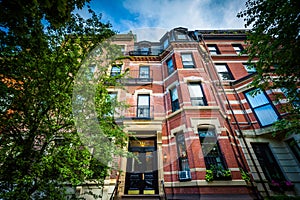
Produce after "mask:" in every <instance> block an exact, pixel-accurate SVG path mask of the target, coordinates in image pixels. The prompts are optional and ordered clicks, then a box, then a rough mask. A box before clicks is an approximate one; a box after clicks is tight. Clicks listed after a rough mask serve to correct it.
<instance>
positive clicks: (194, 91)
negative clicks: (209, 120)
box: [188, 83, 207, 106]
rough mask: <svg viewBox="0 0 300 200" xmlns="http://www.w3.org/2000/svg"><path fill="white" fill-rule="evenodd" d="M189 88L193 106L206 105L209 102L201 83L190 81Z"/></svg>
mask: <svg viewBox="0 0 300 200" xmlns="http://www.w3.org/2000/svg"><path fill="white" fill-rule="evenodd" d="M188 89H189V92H190V98H191V103H192V106H206V105H207V102H206V99H205V96H204V93H203V90H202V86H201V84H200V83H189V84H188Z"/></svg>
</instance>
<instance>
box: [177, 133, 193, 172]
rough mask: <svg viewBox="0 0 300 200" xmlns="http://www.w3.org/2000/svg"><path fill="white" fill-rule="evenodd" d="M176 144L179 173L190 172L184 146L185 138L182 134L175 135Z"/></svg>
mask: <svg viewBox="0 0 300 200" xmlns="http://www.w3.org/2000/svg"><path fill="white" fill-rule="evenodd" d="M176 143H177V154H178V158H179V168H180V171H190V166H189V162H188V155H187V150H186V145H185V138H184V135H183V134H182V133H179V134H177V135H176Z"/></svg>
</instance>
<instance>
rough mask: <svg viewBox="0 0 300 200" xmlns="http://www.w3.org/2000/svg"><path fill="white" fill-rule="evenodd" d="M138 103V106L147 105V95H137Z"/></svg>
mask: <svg viewBox="0 0 300 200" xmlns="http://www.w3.org/2000/svg"><path fill="white" fill-rule="evenodd" d="M138 105H139V106H149V96H148V95H139V100H138Z"/></svg>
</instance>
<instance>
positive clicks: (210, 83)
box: [115, 28, 300, 199]
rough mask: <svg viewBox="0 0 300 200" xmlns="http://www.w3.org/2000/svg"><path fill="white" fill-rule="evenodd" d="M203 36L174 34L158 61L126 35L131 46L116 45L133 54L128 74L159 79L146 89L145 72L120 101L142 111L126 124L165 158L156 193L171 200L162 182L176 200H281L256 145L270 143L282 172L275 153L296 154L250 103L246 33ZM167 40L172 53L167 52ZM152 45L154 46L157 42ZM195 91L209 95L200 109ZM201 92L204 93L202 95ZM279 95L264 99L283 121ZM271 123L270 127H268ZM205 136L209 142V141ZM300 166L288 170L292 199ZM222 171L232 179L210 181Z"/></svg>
mask: <svg viewBox="0 0 300 200" xmlns="http://www.w3.org/2000/svg"><path fill="white" fill-rule="evenodd" d="M197 32H198V35H195V34H193V33H194V31H188V30H187V29H184V28H177V29H173V30H171V31H170V32H168V33H166V35H165V36H163V37H162V39H161V41H159V42H160V44H161V47H160V48H161V49H160V51H159V53H157V54H153V53H152V51H153V49H151V48H149V49H148V50H147V51H148V52H146V53H145V52H142V53H141V52H132V50H133V49H134V48H133V46H139V45H140V46H141V44H140V43H138V42H136V41H134V40H133V37H131V35H127V40H126V39H125V38H126V35H123V36H122V37H121V36H120V37H121V38H123V40H122V39H120V40H117V41H115V43H117V44H120V45H124V46H125V52H126V53H127V54H129V58H128V59H127V60H125V61H124V65H123V66H122V70H125V69H129V71H139V70H140V67H141V66H149V70H150V71H149V72H150V75H149V77H147V78H150V79H151V80H150V79H149V81H148V82H147V83H145V82H143V81H145V80H142V79H139V78H140V77H138V75H137V74H139V73H136V77H133V78H136V79H135V80H136V82H135V84H125V89H126V91H125V92H124V91H122V92H120V93H119V94H118V98H119V99H121V100H126V101H127V103H128V104H129V105H130V106H133V107H136V109H137V110H138V111H136V110H135V109H132V112H130V113H129V112H127V113H126V112H125V114H124V116H125V118H124V120H123V122H122V123H123V124H124V125H125V126H126V125H127V130H128V131H131V132H133V133H134V134H135V136H136V137H137V138H138V139H139V138H147V137H154V138H156V139H155V141H156V142H157V152H158V153H157V158H158V161H157V165H158V168H157V170H158V180H157V184H158V192H156V193H158V194H159V195H160V196H164V190H163V185H162V183H161V181H163V182H164V188H165V193H166V194H167V196H168V197H169V198H168V199H172V198H174V199H176V198H184V197H185V196H187V195H192V196H193V195H196V196H197V195H198V196H201V195H204V196H205V195H216V196H218V195H224V197H227V196H228V195H229V199H230V195H231V197H232V198H233V197H234V196H235V195H242V196H243V198H244V199H251V198H260V197H261V196H268V195H274V194H275V193H276V191H274V190H272V189H271V188H270V185H269V183H268V181H269V177H267V176H266V175H265V173H266V171H264V170H265V169H262V168H263V166H262V162H261V161H260V160H259V158H257V157H256V156H258V153H257V152H254V150H253V149H252V146H251V145H252V144H253V143H260V142H261V143H263V144H265V143H267V144H269V147H270V149H271V151H272V152H274V155H275V160H276V159H277V161H278V164H279V166H280V168H281V169H282V168H284V163H283V161H282V160H283V159H281V160H278V157H277V154H278V152H275V150H274V148H276V147H277V148H281V150H283V151H285V152H286V153H285V155H284V156H286V157H288V155H289V154H290V153H289V152H290V150H287V149H288V147H287V145H286V143H285V142H286V141H284V140H281V141H275V139H273V138H271V137H270V134H272V131H270V130H269V129H268V127H270V126H269V125H271V123H270V120H273V119H269V121H268V120H267V121H266V122H265V121H264V120H265V119H262V118H259V117H261V116H258V115H259V114H260V113H259V112H258V109H257V110H255V107H254V106H253V105H252V106H251V105H250V103H249V102H250V100H251V99H250V100H249V98H250V97H249V96H248V97H246V93H247V91H249V90H250V89H251V88H248V87H247V86H248V85H249V83H250V82H251V79H252V76H253V74H252V72H251V73H248V71H247V69H246V68H245V66H244V65H245V64H246V63H247V60H248V57H247V55H246V54H242V53H239V52H238V53H237V52H236V49H237V48H238V47H241V48H245V44H244V41H245V39H246V33H245V31H235V30H232V31H200V30H199V31H197ZM179 34H185V35H186V37H185V39H176V38H177V36H178V35H179ZM178 38H179V36H178ZM163 39H164V40H163ZM166 39H168V46H167V47H166V48H163V43H164V41H165V40H166ZM149 44H150V46H151V43H149ZM156 45H157V44H156ZM211 46H214V47H217V51H218V53H217V54H214V53H212V51H213V50H212V49H211V48H210V47H211ZM151 50H152V51H151ZM241 50H242V49H241ZM184 56H186V57H184ZM187 58H188V60H185V61H187V62H186V63H188V64H191V63H192V64H193V66H192V67H189V68H187V67H185V66H184V59H187ZM189 58H192V60H189ZM170 59H171V60H172V62H173V69H168V66H167V65H168V61H169V60H170ZM221 65H222V66H221ZM218 66H220V67H218ZM224 66H226V68H227V72H226V71H224V70H225V69H226V68H225V67H224ZM218 69H219V72H218ZM170 70H171V73H170V72H169V71H170ZM172 70H173V71H172ZM222 70H223V71H222ZM218 73H219V74H221V75H220V76H222V73H223V74H225V75H224V76H226V77H230V78H228V79H227V78H224V79H223V80H222V78H220V77H219V75H218ZM226 73H228V75H227V74H226ZM191 84H199V87H201V90H202V93H203V95H201V94H200V93H196V94H195V95H196V96H197V98H195V99H194V102H196V103H200V104H199V105H195V104H194V103H193V102H192V97H193V96H192V94H191V90H192V89H191V88H192V87H191ZM189 87H191V88H189ZM174 88H176V89H177V94H174V93H173V92H174ZM197 91H200V90H199V88H198V90H197ZM277 92H278V91H277ZM275 93H276V91H275V92H274V91H266V93H264V94H265V96H266V98H267V99H268V103H269V107H267V108H268V109H269V108H271V106H272V109H273V110H274V112H273V110H270V112H271V111H272V113H276V115H278V118H280V117H281V114H280V113H279V112H278V110H279V109H278V108H279V107H280V104H276V103H274V95H275ZM278 93H280V91H279V92H278ZM139 95H149V99H150V100H149V105H148V104H147V105H146V106H149V108H150V114H149V115H148V116H146V117H145V118H144V115H143V118H140V117H139V116H138V115H139V112H140V111H139V108H138V106H139V105H138V104H139V103H140V102H139V100H138V96H139ZM172 95H173V96H172ZM176 98H177V99H176ZM247 98H248V99H247ZM172 101H173V102H172ZM176 101H178V103H177V102H176ZM202 101H203V102H202ZM260 120H261V121H260ZM264 123H265V124H267V125H266V126H265V125H263V124H264ZM147 131H149V134H148V133H147ZM199 131H200V132H199ZM201 131H202V132H201ZM209 131H211V132H209ZM200 133H203V134H204V135H205V134H207V135H206V136H203V135H202V136H201V134H200ZM208 133H214V134H215V136H214V137H215V138H216V140H214V143H215V144H212V145H213V146H211V148H212V149H209V150H210V151H208V150H207V149H205V148H206V147H209V146H207V144H206V143H205V139H208V140H209V138H211V139H213V137H212V135H210V136H208ZM180 134H183V136H184V144H185V149H186V150H185V151H184V150H182V151H184V154H185V157H182V158H180V155H179V154H180V152H179V151H181V150H180V148H181V147H179V146H180V145H179V143H178V141H177V137H179V136H177V135H180ZM201 137H203V138H202V139H201ZM201 140H203V141H202V142H201ZM276 145H277V146H276ZM183 148H184V147H183ZM216 148H217V149H216ZM287 151H289V152H287ZM212 152H213V153H212ZM217 153H219V154H217ZM276 153H277V154H276ZM250 154H251V155H250ZM291 156H292V155H291ZM290 159H292V158H290ZM293 159H294V157H293ZM180 160H184V164H180V163H181V162H182V163H183V161H180ZM294 161H295V163H294V164H293V166H296V168H295V169H294V171H289V170H287V168H284V169H283V170H282V173H283V174H284V177H285V179H286V180H290V181H292V182H294V185H295V188H294V189H293V192H291V193H289V194H292V195H297V191H298V190H299V189H298V188H299V186H298V185H297V181H299V180H300V176H299V174H297V173H299V166H297V162H298V161H296V160H294ZM294 161H293V162H294ZM125 163H126V162H125ZM215 165H216V166H221V167H222V168H223V170H228V171H229V172H230V176H229V177H221V178H216V177H215V179H214V180H213V181H209V182H208V181H206V179H205V176H206V174H207V170H208V169H212V168H213V166H215ZM125 166H126V164H125V165H124V166H123V170H124V171H126V167H125ZM266 170H267V169H266ZM181 171H183V172H185V171H188V172H190V175H191V176H190V177H187V179H181V178H180V176H179V174H180V173H181ZM242 171H245V172H248V173H249V178H250V180H247V181H245V180H244V179H243V178H244V177H243V178H242V173H241V172H242ZM183 174H188V173H183ZM293 174H294V175H295V174H297V177H296V178H294V179H293V180H292V178H291V177H292V176H293ZM187 176H188V175H187ZM125 179H126V177H125V175H123V176H122V177H120V180H121V184H120V188H119V191H120V194H119V196H122V195H126V190H124V188H126V185H124V184H125ZM128 191H131V190H130V189H129V190H128ZM132 191H133V190H132ZM127 193H129V192H127Z"/></svg>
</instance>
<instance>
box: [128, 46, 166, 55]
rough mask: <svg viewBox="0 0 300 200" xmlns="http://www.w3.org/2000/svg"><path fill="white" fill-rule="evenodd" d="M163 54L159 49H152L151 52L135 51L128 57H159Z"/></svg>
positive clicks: (130, 52)
mask: <svg viewBox="0 0 300 200" xmlns="http://www.w3.org/2000/svg"><path fill="white" fill-rule="evenodd" d="M162 52H163V49H159V48H151V49H149V50H139V49H138V50H134V51H129V52H128V55H130V56H158V55H159V54H161V53H162Z"/></svg>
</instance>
